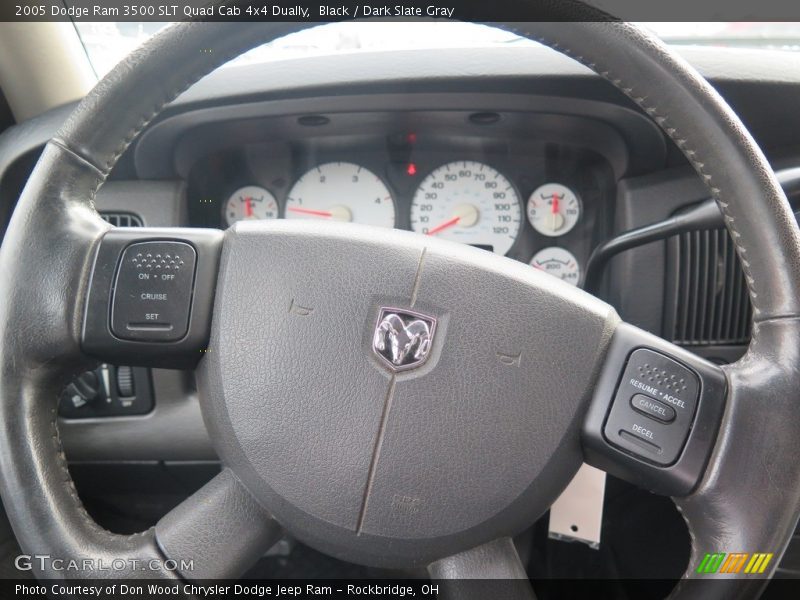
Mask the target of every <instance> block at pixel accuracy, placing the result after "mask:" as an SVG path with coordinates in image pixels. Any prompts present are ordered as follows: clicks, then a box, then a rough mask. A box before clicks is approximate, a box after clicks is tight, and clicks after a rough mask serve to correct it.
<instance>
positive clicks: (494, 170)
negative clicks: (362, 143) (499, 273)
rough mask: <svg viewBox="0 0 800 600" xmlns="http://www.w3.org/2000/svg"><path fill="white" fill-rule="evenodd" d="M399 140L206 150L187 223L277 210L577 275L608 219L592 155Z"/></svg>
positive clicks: (230, 220) (599, 167)
mask: <svg viewBox="0 0 800 600" xmlns="http://www.w3.org/2000/svg"><path fill="white" fill-rule="evenodd" d="M408 138H409V136H404V139H405V142H406V143H405V145H404V146H402V151H401V152H398V151H393V149H392V147H391V145H390V144H386V145H383V146H382V147H380V148H373V149H371V150H370V149H362V150H361V151H360V152H359V151H353V150H352V149H349V150H350V151H349V152H348V151H344V152H332V151H330V150H327V149H318V148H305V149H302V150H301V151H300V152H298V149H297V148H294V149H288V148H287V149H284V150H283V151H281V150H279V149H277V148H275V147H271V145H269V144H265V145H263V147H255V148H248V149H245V150H243V151H240V152H234V153H231V154H229V155H228V156H221V157H215V159H212V160H210V161H209V163H208V164H206V165H198V166H196V167H195V170H194V172H193V175H194V177H193V178H192V181H191V182H190V201H192V200H193V201H194V205H195V210H194V211H192V206H191V205H190V216H192V217H193V218H192V220H193V221H194V222H193V224H195V225H201V226H209V225H210V226H218V227H227V226H230V225H233V224H234V223H236V222H237V221H242V220H250V219H279V218H283V219H315V220H320V221H339V222H349V223H358V224H363V225H371V226H375V227H389V228H391V227H396V228H401V229H409V230H411V231H414V232H417V233H419V234H421V235H427V236H435V237H439V238H443V239H447V240H451V241H455V242H460V243H464V244H469V245H471V246H475V247H477V248H481V249H484V250H486V251H490V252H494V253H496V254H499V255H505V256H509V257H511V258H514V259H516V260H521V261H525V262H528V263H529V264H530V265H531V266H532V267H533V268H536V269H540V270H542V271H545V272H547V273H549V274H551V275H554V276H556V277H559V278H560V279H562V280H564V281H566V282H568V283H571V284H573V285H579V284H580V283H581V281H582V264H584V263H585V260H586V259H587V258H588V254H589V252H590V251H591V245H592V243H593V240H595V239H596V238H597V236H598V234H600V235H602V232H598V227H600V229H602V226H603V224H605V223H606V222H607V220H608V219H607V218H606V215H605V204H606V203H605V202H604V198H605V197H606V196H607V194H608V193H609V188H610V184H609V178H608V177H606V175H607V169H605V168H604V165H603V161H602V159H601V158H599V157H595V156H590V155H588V154H586V153H582V152H580V151H579V150H575V149H572V148H559V147H558V146H557V145H553V144H544V143H542V144H537V143H535V142H532V143H529V144H528V145H527V146H526V145H522V147H520V148H518V149H516V151H515V149H514V148H511V147H509V145H506V144H502V143H500V144H497V143H495V144H489V147H488V148H487V147H486V145H485V144H484V145H482V146H481V147H480V148H478V149H476V148H475V146H474V145H472V146H470V145H469V144H467V149H466V151H463V150H462V151H459V150H458V149H457V148H449V149H448V148H444V147H442V146H441V145H440V146H438V147H429V148H427V149H423V150H419V149H418V148H417V146H416V140H415V139H414V140H413V142H409V141H408ZM412 139H413V138H412ZM387 147H388V149H387ZM395 150H396V149H395ZM459 154H460V155H461V156H459ZM215 172H216V178H215V177H214V175H215ZM192 196H193V198H192ZM198 206H201V207H202V209H201V210H198ZM214 207H216V210H217V211H218V212H217V214H216V216H215V215H214V214H213V213H214Z"/></svg>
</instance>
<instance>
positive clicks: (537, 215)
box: [528, 183, 581, 237]
mask: <svg viewBox="0 0 800 600" xmlns="http://www.w3.org/2000/svg"><path fill="white" fill-rule="evenodd" d="M580 217H581V202H580V200H578V196H577V195H576V194H575V192H573V191H572V190H571V189H569V188H568V187H567V186H565V185H562V184H560V183H545V184H544V185H541V186H539V187H538V188H536V189H535V190H534V191H533V193H532V194H531V196H530V198H529V199H528V220H529V221H530V222H531V225H533V228H534V229H535V230H536V231H538V232H539V233H541V234H542V235H546V236H548V237H556V236H559V235H564V234H565V233H568V232H569V231H571V230H572V228H573V227H575V224H576V223H577V222H578V219H580Z"/></svg>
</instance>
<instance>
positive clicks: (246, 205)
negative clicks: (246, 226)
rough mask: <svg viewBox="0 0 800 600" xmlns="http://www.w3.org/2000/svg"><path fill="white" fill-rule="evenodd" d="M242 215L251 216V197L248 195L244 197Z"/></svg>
mask: <svg viewBox="0 0 800 600" xmlns="http://www.w3.org/2000/svg"><path fill="white" fill-rule="evenodd" d="M244 216H246V217H252V216H253V199H252V198H250V197H249V196H248V197H247V198H245V199H244Z"/></svg>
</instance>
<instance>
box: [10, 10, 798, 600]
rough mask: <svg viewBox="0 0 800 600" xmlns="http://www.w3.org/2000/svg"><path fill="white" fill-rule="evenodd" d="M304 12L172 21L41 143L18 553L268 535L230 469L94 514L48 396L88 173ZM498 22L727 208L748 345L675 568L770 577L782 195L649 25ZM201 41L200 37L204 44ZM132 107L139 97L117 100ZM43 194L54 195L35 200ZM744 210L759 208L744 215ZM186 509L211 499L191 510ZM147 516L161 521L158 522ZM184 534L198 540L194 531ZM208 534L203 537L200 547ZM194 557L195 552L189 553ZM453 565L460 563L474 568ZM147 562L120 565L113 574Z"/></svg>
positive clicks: (89, 185) (23, 213) (57, 377)
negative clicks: (598, 85) (613, 92)
mask: <svg viewBox="0 0 800 600" xmlns="http://www.w3.org/2000/svg"><path fill="white" fill-rule="evenodd" d="M306 27H308V25H305V24H302V25H301V24H287V23H281V24H246V25H242V24H231V23H183V24H179V25H175V26H172V27H170V28H168V29H167V30H165V31H164V32H162V33H160V34H158V35H157V36H155V37H154V38H153V39H152V40H151V41H150V42H149V43H147V44H146V45H145V46H143V47H142V48H141V49H139V50H137V51H136V52H134V53H133V54H132V55H131V56H130V57H129V58H128V59H126V60H125V61H123V62H122V63H121V64H120V65H119V66H118V67H117V68H116V69H115V70H114V71H112V72H111V73H110V74H109V75H108V76H107V77H106V78H105V79H104V80H103V81H101V82H100V83H99V84H98V86H97V87H96V88H95V89H94V90H93V91H92V92H91V93H90V94H89V95H88V96H87V98H86V99H84V101H83V102H82V103H81V104H80V106H79V107H78V108H77V109H76V111H75V112H74V113H73V115H72V116H71V117H70V119H69V120H68V121H67V123H66V124H65V125H64V126H63V128H62V129H61V130H60V131H59V133H58V134H57V135H56V137H55V138H54V139H53V140H52V141H51V142H50V143H49V144H48V145H47V147H46V149H45V151H44V153H43V155H42V158H41V159H40V161H39V163H38V164H37V166H36V168H35V170H34V172H33V174H32V175H31V178H30V180H29V182H28V185H27V186H26V188H25V191H24V192H23V195H22V197H21V198H20V201H19V203H18V206H17V209H16V211H15V214H14V216H13V218H12V220H11V223H10V224H9V227H8V232H7V234H6V239H5V241H4V244H3V246H2V250H0V270H2V271H3V272H4V273H6V274H7V276H6V277H5V278H4V280H3V281H2V282H0V365H1V366H2V371H1V372H0V397H2V398H3V402H2V404H0V491H2V497H3V501H4V504H5V506H6V509H7V511H8V514H9V517H10V519H11V522H12V525H13V527H14V530H15V533H16V534H17V537H18V539H19V541H20V543H21V545H22V547H23V549H24V550H25V551H26V552H29V553H31V554H34V553H43V551H46V552H47V553H50V554H53V555H61V556H71V555H75V554H79V555H82V556H93V557H97V558H101V559H102V558H105V559H106V560H107V561H108V562H110V561H111V560H113V559H114V558H118V559H119V558H130V559H134V560H137V561H140V560H143V559H145V560H146V559H151V558H152V559H156V560H163V559H164V557H165V556H167V557H169V556H170V555H171V554H174V553H175V551H176V549H178V552H177V553H178V554H180V551H179V550H180V549H183V548H184V547H185V546H184V545H189V544H190V542H191V538H194V537H196V535H197V531H196V530H193V529H191V526H190V525H187V521H186V517H187V515H188V514H189V513H190V512H191V515H192V519H191V520H192V521H194V520H196V519H198V512H197V511H198V510H201V513H199V520H203V519H205V520H207V521H209V522H210V530H205V531H204V532H203V535H204V539H205V540H206V541H208V540H216V539H217V538H218V539H219V540H220V541H221V543H226V544H227V546H226V547H227V548H228V549H229V554H228V560H227V561H225V564H222V565H220V566H218V567H217V568H216V570H214V569H213V568H209V570H206V571H204V574H205V575H206V576H209V577H219V576H230V575H232V574H234V573H235V571H236V565H242V564H247V562H248V559H252V558H254V554H255V553H256V550H258V549H260V548H263V547H264V546H265V545H269V544H270V543H271V542H273V541H274V540H275V539H276V537H277V536H278V535H279V534H280V528H279V526H278V525H277V524H276V523H275V521H274V520H273V519H272V518H271V515H270V514H269V512H268V511H267V510H266V509H265V508H264V507H263V506H262V505H261V504H260V503H259V502H257V501H256V500H255V499H253V497H252V495H251V494H250V493H249V491H248V489H247V486H245V485H243V484H242V482H241V481H240V479H239V478H238V477H237V476H236V475H234V474H233V473H232V472H231V471H230V470H227V469H226V470H224V471H223V473H222V475H221V476H220V477H218V478H217V479H215V480H214V481H212V482H211V483H210V484H209V485H208V486H206V487H205V488H203V490H201V492H199V494H198V495H197V496H195V497H193V498H191V499H190V500H189V501H188V502H187V504H186V505H185V506H183V505H182V507H179V508H178V509H176V510H175V511H173V512H172V513H170V515H168V516H167V517H166V518H165V519H164V520H163V521H162V522H161V523H159V526H158V527H157V528H156V529H155V530H149V531H147V532H144V533H142V534H136V535H134V536H119V535H114V534H110V533H108V532H106V531H104V530H102V529H101V528H100V527H99V526H97V525H96V524H95V523H94V522H93V521H92V520H91V518H89V517H88V515H87V514H86V513H85V511H84V509H83V508H82V506H81V504H80V501H79V500H78V497H77V494H76V492H75V489H74V486H73V485H72V482H71V480H70V478H69V474H68V471H67V470H66V461H65V459H64V456H63V452H62V450H61V446H60V442H59V440H58V432H57V427H56V403H55V399H56V398H57V397H58V394H59V392H60V389H61V388H62V386H63V385H64V384H65V383H66V382H67V381H68V379H69V377H70V375H71V374H74V373H76V372H78V371H80V370H81V369H84V368H86V367H87V366H88V365H89V364H91V360H90V359H87V357H86V356H84V354H83V352H82V349H81V332H82V327H83V308H84V302H85V298H86V295H87V293H88V291H87V290H88V283H87V282H88V280H89V279H90V276H91V273H92V268H93V261H94V258H95V255H96V253H97V250H98V247H99V246H100V244H101V241H102V237H103V235H104V234H105V233H106V232H107V231H108V229H109V227H108V226H107V225H106V224H105V223H103V222H102V221H101V220H100V219H99V217H98V216H97V214H96V212H95V211H94V209H93V203H92V201H93V198H94V195H95V194H96V192H97V189H98V188H99V187H100V186H101V185H102V183H103V182H104V180H105V178H106V177H107V175H108V173H109V172H110V170H111V169H112V168H113V166H114V164H115V163H116V161H117V160H118V158H119V157H120V156H121V155H122V153H123V152H124V150H125V149H126V148H127V146H128V145H129V144H130V143H131V142H132V140H133V139H135V137H136V136H137V135H138V133H139V132H140V131H141V130H142V129H143V128H144V127H145V126H146V125H147V124H148V123H149V122H150V121H151V120H152V119H153V118H154V117H155V116H156V115H157V114H158V113H159V112H160V111H161V109H162V108H163V107H164V106H165V105H166V104H167V103H168V102H169V101H171V100H172V99H174V97H176V96H177V95H178V94H179V93H180V92H182V91H183V90H184V89H186V88H187V87H188V86H189V85H191V84H192V83H193V82H194V81H196V80H197V79H199V78H200V77H202V76H203V75H205V74H207V73H208V72H210V71H211V70H213V68H215V67H217V66H219V65H220V64H223V63H224V62H227V60H229V59H231V58H233V57H235V56H237V55H238V54H241V53H242V52H244V51H245V50H247V49H249V48H251V47H254V46H256V45H259V44H261V43H265V42H267V41H269V40H271V39H274V38H276V37H279V36H281V35H285V34H287V33H290V32H293V31H297V30H300V29H304V28H306ZM504 27H506V28H508V29H510V30H512V31H515V32H516V33H518V34H519V35H522V36H524V37H528V38H531V39H535V40H538V41H540V42H542V43H544V44H546V45H549V46H551V47H553V48H554V49H556V50H558V51H560V52H563V53H565V54H567V55H569V56H572V57H573V58H575V59H576V60H579V61H580V62H582V63H584V64H586V65H587V66H589V67H590V68H591V69H593V70H594V71H596V72H598V73H599V74H600V75H601V76H603V77H604V78H606V79H608V80H609V81H610V82H611V83H612V84H614V85H615V86H617V87H618V88H619V89H620V90H621V91H622V92H624V93H625V94H626V95H628V96H629V97H630V98H631V99H632V100H633V101H634V102H636V103H638V104H639V105H640V106H641V107H642V109H643V110H644V111H645V112H647V114H649V115H650V116H651V117H652V118H653V119H654V120H655V121H656V123H657V124H658V125H659V126H660V127H661V128H662V129H663V130H664V131H665V132H666V133H667V135H669V136H670V137H671V138H672V139H673V140H674V141H675V143H676V144H677V145H678V147H679V148H680V149H681V150H682V151H683V152H684V154H685V155H686V156H687V158H688V159H689V161H690V162H691V163H692V165H693V166H694V168H695V169H696V170H697V172H698V173H699V175H700V176H701V178H702V179H703V181H704V183H705V184H706V185H707V186H708V188H709V191H710V192H711V194H712V195H713V196H714V198H715V199H716V200H717V202H718V204H719V206H720V209H721V210H722V212H723V214H724V216H725V221H726V225H727V227H728V229H729V232H730V233H731V235H732V237H733V239H734V241H735V244H736V248H737V252H738V254H739V257H740V259H741V262H742V266H743V269H744V271H745V275H746V281H747V284H748V288H749V291H750V295H751V300H752V305H753V319H754V324H753V335H752V341H751V345H750V347H749V349H748V352H747V354H746V355H745V357H744V358H743V359H742V360H740V361H739V362H738V363H736V364H735V365H730V366H727V367H726V368H725V375H726V378H727V383H728V396H727V399H726V407H725V414H724V416H723V420H722V425H721V427H720V430H719V434H718V436H717V441H716V444H715V446H714V450H713V453H712V455H711V458H710V462H709V465H708V467H707V469H706V470H705V474H704V476H703V478H702V481H701V482H700V483H699V485H698V486H697V487H696V489H694V490H693V491H692V493H691V494H689V495H687V496H685V497H681V498H676V499H675V502H676V505H677V506H678V508H679V509H680V510H681V512H682V514H683V515H684V518H685V519H686V521H687V525H688V527H689V532H690V535H691V538H692V542H693V548H692V559H691V561H690V565H689V569H688V570H687V573H686V577H687V578H689V577H691V576H692V575H693V574H694V572H693V568H695V567H696V565H697V564H698V562H699V561H698V560H697V559H698V553H704V552H712V551H726V550H727V551H742V550H744V551H751V552H772V553H774V554H775V556H776V559H774V561H773V563H772V564H770V565H769V568H768V569H767V570H766V571H765V573H764V574H763V575H764V576H765V577H769V576H771V574H772V573H773V572H774V568H775V566H776V564H777V562H778V560H777V558H778V557H780V555H781V554H782V553H783V551H784V549H785V547H786V545H787V544H788V541H789V539H790V537H791V533H792V531H793V529H794V525H795V523H796V521H797V517H798V506H799V505H800V502H799V500H798V499H800V474H797V473H794V472H791V471H790V470H787V469H785V468H784V463H783V462H782V461H781V459H783V458H785V457H784V456H782V455H780V453H779V452H775V453H770V452H768V451H767V449H768V448H777V449H779V450H780V449H784V450H785V449H786V448H790V447H791V446H790V444H791V443H793V442H794V441H795V440H796V439H797V436H798V435H799V434H800V420H799V419H798V417H797V416H796V411H795V410H794V409H795V407H794V403H793V402H792V398H793V394H794V393H795V391H796V389H797V385H798V383H800V373H799V372H798V369H797V367H796V365H798V364H800V356H798V352H800V350H799V349H800V343H798V342H799V341H800V319H799V318H798V317H800V268H799V265H800V234H799V233H798V229H797V225H796V224H795V221H794V218H793V215H792V212H791V210H790V207H789V205H788V202H787V200H786V198H785V196H784V194H783V192H782V190H781V188H780V186H779V185H778V183H777V181H776V180H775V177H774V175H773V174H772V172H771V169H770V167H769V165H768V163H767V161H766V159H765V158H764V156H763V154H762V153H761V151H760V150H759V149H758V146H757V145H756V143H755V142H754V140H753V139H752V138H751V137H750V135H749V134H748V133H747V131H746V129H745V128H744V126H743V125H742V124H741V122H740V121H739V120H738V118H737V117H736V115H735V114H734V113H733V112H732V111H731V109H730V108H729V107H728V106H727V105H726V104H725V102H724V100H722V98H720V97H719V95H718V94H717V93H716V92H715V91H714V90H713V89H712V88H711V87H710V86H709V85H708V83H706V82H705V81H704V80H703V79H702V77H701V76H700V75H698V74H697V73H696V72H694V70H693V69H692V68H691V67H689V66H688V65H687V64H685V63H684V62H683V61H682V60H681V59H679V58H677V57H676V56H675V55H674V54H673V53H672V51H670V50H669V49H668V48H666V47H665V46H664V45H663V44H662V43H661V42H660V41H658V40H656V39H655V38H653V37H652V36H650V35H649V34H647V33H645V32H643V31H642V30H640V29H639V28H637V27H634V26H632V25H629V24H624V23H615V22H595V23H577V22H571V23H558V24H547V23H529V24H506V25H504ZM234 31H235V32H236V35H232V33H233V32H234ZM212 46H213V47H215V52H214V53H211V54H208V53H201V52H200V50H201V49H202V48H207V47H212ZM167 60H168V61H169V63H170V66H169V68H166V67H165V62H166V61H167ZM176 64H177V65H179V67H178V68H175V67H174V65H176ZM131 105H134V106H136V107H137V110H130V107H131ZM120 107H125V108H124V110H123V109H121V108H120ZM44 201H50V204H49V205H48V210H47V211H44V212H41V211H39V210H38V209H39V208H40V206H41V204H42V203H43V202H44ZM752 214H759V215H760V218H759V219H752V218H751V215H752ZM39 231H47V232H48V233H49V234H50V235H49V236H48V238H47V240H42V239H41V238H40V237H37V236H36V233H37V232H39ZM778 247H780V248H781V249H782V252H781V253H779V254H776V253H775V251H774V250H775V248H778ZM32 269H36V271H35V272H37V273H42V277H41V279H33V278H31V277H30V276H29V274H30V273H31V272H32V271H31V270H32ZM754 448H756V449H758V448H762V449H763V451H762V452H761V453H759V452H753V449H754ZM755 492H758V493H757V494H756V493H755ZM226 505H228V506H230V505H236V506H237V507H238V509H237V513H236V514H237V515H239V516H242V515H244V518H241V519H240V520H239V521H238V523H235V522H231V521H230V520H228V521H224V522H220V523H215V522H214V518H213V514H214V512H213V511H214V510H217V509H219V507H220V506H226ZM198 507H206V510H207V511H211V512H206V513H205V514H203V513H202V509H201V508H198ZM756 507H757V509H758V510H754V509H755V508H756ZM745 519H746V520H745ZM159 530H160V531H162V532H166V535H165V536H164V537H159ZM496 546H501V547H500V548H497V547H496ZM191 548H192V549H193V551H196V552H199V554H200V555H202V553H203V549H202V548H198V546H197V544H193V543H191ZM218 548H219V546H218V545H216V544H215V543H210V542H209V543H208V544H207V551H208V553H209V555H213V554H214V552H215V550H216V549H218ZM482 548H483V549H482V550H481V551H484V550H485V547H482ZM492 548H494V552H495V553H494V554H493V555H492V556H494V557H501V558H503V560H501V562H500V563H499V568H498V569H496V570H492V568H490V567H487V569H488V570H487V572H485V573H482V574H483V575H496V574H498V573H501V574H502V575H504V576H512V575H517V576H519V575H520V572H519V570H518V568H516V567H514V564H515V563H514V557H513V555H512V556H510V557H509V556H508V552H509V550H508V548H507V546H503V545H502V544H500V545H497V544H495V545H494V546H492ZM471 552H473V551H471V550H466V551H465V552H463V553H460V554H459V555H458V556H457V557H455V559H454V560H453V559H450V558H448V557H447V556H441V557H440V558H441V560H440V561H435V562H434V567H433V568H432V572H433V573H436V574H440V575H447V576H459V575H472V576H476V571H475V568H476V567H475V564H474V561H472V562H470V561H469V560H465V557H466V558H469V556H471V554H470V553H471ZM199 562H200V563H203V564H205V563H204V561H203V558H202V556H200V558H199ZM206 562H207V563H211V562H212V561H206ZM484 562H485V564H488V565H492V564H493V561H492V560H487V561H484ZM459 564H469V565H470V566H469V567H468V568H469V569H470V571H469V572H468V573H467V572H465V571H464V570H461V569H459V567H458V566H457V565H459ZM509 565H512V566H511V567H509ZM156 573H158V574H160V575H164V576H167V577H175V576H177V575H178V574H177V573H175V572H173V571H168V570H162V571H160V572H156ZM156 573H154V572H153V571H148V572H144V573H143V572H142V571H139V570H136V569H132V568H126V569H122V570H119V571H115V572H113V575H116V576H124V577H136V576H141V575H143V574H144V575H147V576H153V575H154V574H156ZM41 574H42V575H45V576H47V575H50V576H53V575H56V576H61V575H74V574H75V573H69V572H61V573H56V572H53V571H45V572H43V573H41ZM523 574H524V571H523ZM479 575H480V573H479ZM184 576H189V577H191V576H193V575H192V574H188V575H187V574H184ZM706 578H707V579H710V578H711V577H710V576H706ZM762 584H763V580H762V579H761V578H755V577H754V578H749V579H744V580H743V579H735V578H732V579H731V581H730V582H728V584H722V585H720V584H717V585H714V586H713V587H710V588H709V589H703V588H702V584H700V587H698V585H697V584H694V585H688V584H685V583H683V584H681V585H679V586H678V587H677V588H676V590H675V595H676V596H679V597H680V596H681V595H683V596H684V597H691V596H693V595H695V594H701V593H702V594H703V597H726V598H728V597H744V596H751V595H754V594H756V593H757V592H758V590H759V589H760V587H761V585H762Z"/></svg>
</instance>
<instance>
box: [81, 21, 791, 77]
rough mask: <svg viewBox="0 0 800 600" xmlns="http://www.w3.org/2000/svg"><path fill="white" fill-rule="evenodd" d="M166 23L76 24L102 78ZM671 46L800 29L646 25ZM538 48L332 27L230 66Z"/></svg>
mask: <svg viewBox="0 0 800 600" xmlns="http://www.w3.org/2000/svg"><path fill="white" fill-rule="evenodd" d="M166 25H168V23H132V22H127V23H87V22H77V23H76V24H75V27H76V28H77V30H78V34H79V35H80V36H81V40H82V41H83V45H84V47H85V48H86V53H87V55H88V56H89V60H90V61H91V63H92V66H93V68H94V70H95V72H96V73H97V75H98V77H102V76H103V75H105V74H106V73H107V72H108V71H109V70H111V68H113V67H114V65H115V64H117V62H119V61H120V60H121V59H122V57H124V56H125V55H126V54H128V53H129V52H131V51H132V50H133V49H134V48H136V47H137V46H139V45H140V44H142V43H143V42H144V41H145V40H146V39H147V38H148V37H150V36H151V35H153V34H154V33H156V32H157V31H158V30H159V29H161V28H163V27H165V26H166ZM643 25H645V26H646V27H649V28H650V29H652V30H653V31H654V32H655V33H656V34H657V35H659V36H660V37H661V38H663V39H664V40H666V41H667V42H669V43H673V44H703V45H717V46H739V47H742V46H744V47H757V48H766V49H778V50H792V51H797V50H800V23H754V22H716V23H643ZM509 44H515V45H536V43H535V42H531V41H529V40H526V39H524V38H520V37H519V36H518V35H516V34H513V33H510V32H507V31H503V30H500V29H496V28H493V27H489V26H486V25H478V24H476V23H462V22H453V21H440V22H432V23H385V22H374V23H363V22H362V23H353V22H342V23H331V24H327V25H321V26H318V27H313V28H311V29H307V30H305V31H301V32H299V33H294V34H292V35H288V36H286V37H283V38H280V39H278V40H275V41H274V42H272V43H270V44H266V45H264V46H261V47H260V48H256V49H254V50H252V51H250V52H248V53H247V54H244V55H242V56H240V57H239V58H237V59H236V60H235V61H233V62H232V63H229V64H234V65H235V64H243V63H253V62H267V61H273V60H284V59H287V58H300V57H305V56H314V55H325V54H339V53H350V52H375V51H385V50H401V49H415V48H417V49H435V48H465V47H486V46H504V45H509Z"/></svg>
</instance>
